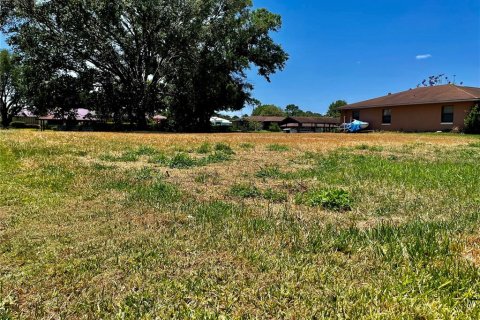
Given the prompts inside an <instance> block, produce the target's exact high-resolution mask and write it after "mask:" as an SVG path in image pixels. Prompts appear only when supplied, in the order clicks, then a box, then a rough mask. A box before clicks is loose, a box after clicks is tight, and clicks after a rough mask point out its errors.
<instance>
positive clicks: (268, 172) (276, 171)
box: [255, 166, 282, 179]
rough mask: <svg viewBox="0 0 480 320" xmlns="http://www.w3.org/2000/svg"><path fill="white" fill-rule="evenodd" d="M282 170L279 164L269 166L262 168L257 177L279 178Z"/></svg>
mask: <svg viewBox="0 0 480 320" xmlns="http://www.w3.org/2000/svg"><path fill="white" fill-rule="evenodd" d="M281 175H282V172H281V171H280V168H278V166H267V167H264V168H261V169H260V170H259V171H257V173H256V174H255V176H256V177H257V178H262V179H267V178H279V177H281Z"/></svg>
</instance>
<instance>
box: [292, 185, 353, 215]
mask: <svg viewBox="0 0 480 320" xmlns="http://www.w3.org/2000/svg"><path fill="white" fill-rule="evenodd" d="M296 200H297V203H298V204H304V205H307V206H310V207H322V208H324V209H328V210H334V211H349V210H351V209H352V199H351V196H350V194H349V193H348V192H347V191H345V190H342V189H327V190H314V191H311V192H308V193H306V194H299V195H297V199H296Z"/></svg>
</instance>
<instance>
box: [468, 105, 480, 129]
mask: <svg viewBox="0 0 480 320" xmlns="http://www.w3.org/2000/svg"><path fill="white" fill-rule="evenodd" d="M465 133H475V134H480V106H479V105H478V104H477V105H475V106H474V107H473V108H472V111H471V112H470V113H469V114H468V116H467V117H466V118H465Z"/></svg>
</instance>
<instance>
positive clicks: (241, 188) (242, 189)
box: [230, 184, 262, 199]
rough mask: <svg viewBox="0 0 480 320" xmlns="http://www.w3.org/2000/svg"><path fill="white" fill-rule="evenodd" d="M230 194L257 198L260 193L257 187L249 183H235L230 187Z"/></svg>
mask: <svg viewBox="0 0 480 320" xmlns="http://www.w3.org/2000/svg"><path fill="white" fill-rule="evenodd" d="M230 194H231V195H232V196H235V197H240V198H244V199H246V198H258V197H260V196H261V195H262V193H261V192H260V190H258V188H257V187H255V186H254V185H251V184H236V185H234V186H233V187H232V188H231V189H230Z"/></svg>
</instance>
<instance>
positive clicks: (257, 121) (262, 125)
mask: <svg viewBox="0 0 480 320" xmlns="http://www.w3.org/2000/svg"><path fill="white" fill-rule="evenodd" d="M285 119H286V117H277V116H252V117H246V118H243V119H239V120H235V121H234V126H235V127H236V128H239V129H240V130H242V129H243V130H252V129H254V130H268V129H270V127H271V125H272V124H277V125H278V126H279V127H280V123H281V122H282V121H283V120H285Z"/></svg>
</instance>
